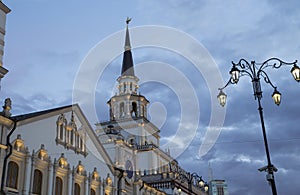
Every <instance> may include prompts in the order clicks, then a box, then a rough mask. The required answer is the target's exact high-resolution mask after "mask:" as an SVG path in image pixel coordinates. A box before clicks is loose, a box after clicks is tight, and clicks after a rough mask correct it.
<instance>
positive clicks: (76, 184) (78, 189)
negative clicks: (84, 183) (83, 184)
mask: <svg viewBox="0 0 300 195" xmlns="http://www.w3.org/2000/svg"><path fill="white" fill-rule="evenodd" d="M74 195H80V186H79V184H78V183H75V187H74Z"/></svg>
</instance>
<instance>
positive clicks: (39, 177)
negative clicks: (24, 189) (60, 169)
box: [32, 169, 43, 194]
mask: <svg viewBox="0 0 300 195" xmlns="http://www.w3.org/2000/svg"><path fill="white" fill-rule="evenodd" d="M42 185H43V173H42V172H41V171H40V170H38V169H35V170H34V176H33V189H32V192H33V193H34V194H42Z"/></svg>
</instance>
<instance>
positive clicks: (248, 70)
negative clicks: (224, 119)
mask: <svg viewBox="0 0 300 195" xmlns="http://www.w3.org/2000/svg"><path fill="white" fill-rule="evenodd" d="M232 65H233V66H232V69H231V71H230V72H229V73H230V75H231V77H230V79H229V81H228V82H227V83H226V85H225V86H224V87H222V88H219V90H220V93H219V95H218V99H219V102H220V104H221V106H225V103H226V97H227V95H226V94H225V93H224V92H223V91H222V90H223V89H225V88H226V87H227V86H228V85H229V84H237V83H238V81H239V78H240V77H241V76H244V75H246V76H249V77H250V78H251V81H252V86H253V91H254V97H255V99H257V101H258V111H259V116H260V122H261V128H262V133H263V139H264V145H265V152H266V156H267V161H268V164H267V166H265V167H262V168H260V169H258V170H259V171H266V172H267V180H268V181H269V182H270V185H271V188H272V193H273V195H277V190H276V185H275V178H274V172H276V171H277V168H276V167H275V166H274V165H273V164H272V162H271V157H270V151H269V146H268V139H267V135H266V128H265V122H264V116H263V108H262V106H261V98H262V91H261V85H260V78H261V77H262V78H263V79H264V81H265V82H266V83H267V84H269V85H270V86H271V87H273V89H274V92H273V94H272V98H273V100H274V102H275V104H276V105H278V106H279V104H280V101H281V94H280V93H279V92H278V91H277V87H275V86H274V85H273V83H272V82H271V80H270V79H269V76H268V75H267V73H266V72H265V69H266V68H269V67H272V68H275V69H278V68H280V67H282V66H290V65H293V68H292V69H291V73H292V75H293V77H294V79H295V80H296V81H298V82H299V81H300V68H299V67H298V66H297V60H296V61H294V62H291V63H288V62H284V61H282V60H280V59H278V58H270V59H268V60H266V61H265V62H263V63H260V64H259V63H256V62H255V61H251V63H249V62H248V61H247V60H245V59H241V60H240V61H239V62H238V63H234V62H232Z"/></svg>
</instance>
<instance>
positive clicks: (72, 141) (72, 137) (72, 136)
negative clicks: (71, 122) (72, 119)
mask: <svg viewBox="0 0 300 195" xmlns="http://www.w3.org/2000/svg"><path fill="white" fill-rule="evenodd" d="M71 145H72V146H73V145H74V130H73V129H72V131H71Z"/></svg>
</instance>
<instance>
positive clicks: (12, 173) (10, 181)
mask: <svg viewBox="0 0 300 195" xmlns="http://www.w3.org/2000/svg"><path fill="white" fill-rule="evenodd" d="M18 176H19V166H18V164H17V163H15V162H13V161H10V162H9V163H8V169H7V177H6V186H7V187H10V188H14V189H18Z"/></svg>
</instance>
